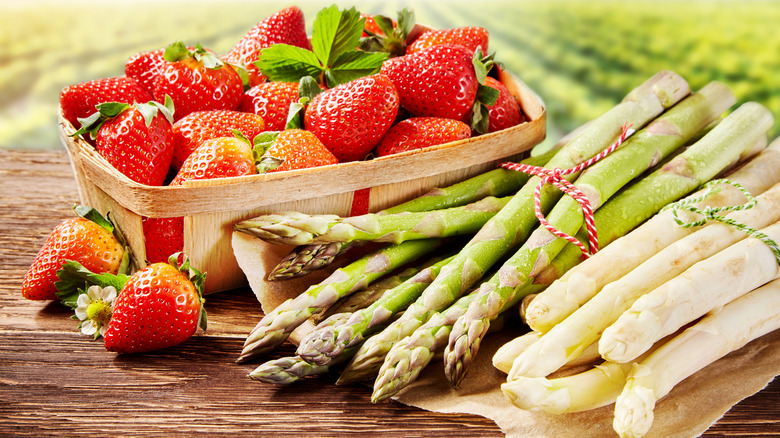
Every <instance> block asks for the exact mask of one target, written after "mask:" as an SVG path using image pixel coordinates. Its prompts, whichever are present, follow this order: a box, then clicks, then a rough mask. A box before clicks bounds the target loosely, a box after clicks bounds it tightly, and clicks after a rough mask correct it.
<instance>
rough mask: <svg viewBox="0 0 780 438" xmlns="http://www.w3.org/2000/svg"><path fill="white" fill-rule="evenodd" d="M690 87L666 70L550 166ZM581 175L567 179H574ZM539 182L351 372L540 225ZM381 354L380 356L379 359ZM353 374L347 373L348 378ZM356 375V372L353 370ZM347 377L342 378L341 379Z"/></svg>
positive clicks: (592, 147) (586, 154)
mask: <svg viewBox="0 0 780 438" xmlns="http://www.w3.org/2000/svg"><path fill="white" fill-rule="evenodd" d="M688 92H689V90H688V87H687V83H686V82H685V80H683V79H682V78H681V77H680V76H678V75H676V74H674V73H672V72H668V71H664V72H661V73H659V74H657V75H655V76H654V77H652V78H651V79H649V80H648V81H646V82H645V83H643V84H642V85H640V86H639V87H637V88H636V89H634V90H633V91H632V92H631V93H629V95H628V96H626V98H625V99H624V100H623V101H622V102H621V103H619V104H618V105H616V106H615V107H614V108H612V109H611V110H609V111H607V112H606V113H604V114H603V115H601V116H600V117H598V118H596V119H594V120H593V121H591V122H590V123H589V124H588V125H587V127H586V129H584V130H583V132H582V133H581V134H580V135H579V136H577V137H576V138H575V139H573V140H572V141H571V142H569V143H568V144H567V145H565V146H564V147H563V148H561V149H560V150H559V151H558V153H557V154H555V156H554V157H553V158H552V159H551V160H550V161H549V162H548V163H547V165H546V167H548V168H561V169H569V168H571V167H575V166H576V165H578V164H579V163H582V162H584V161H586V160H587V159H589V158H590V157H592V156H593V155H596V154H597V153H598V152H600V151H601V150H603V149H604V148H606V147H607V146H609V145H611V144H612V143H613V142H614V141H615V140H616V139H617V138H618V136H619V134H620V133H621V132H622V129H623V126H624V125H625V124H626V123H631V124H632V125H633V126H635V127H637V128H639V127H641V126H644V124H645V123H647V122H649V121H650V120H652V119H654V118H655V117H656V116H658V114H660V113H661V112H663V110H664V109H665V108H668V107H670V106H672V105H674V104H675V103H676V102H678V101H679V100H680V99H682V98H683V97H685V95H687V94H688ZM576 176H577V174H576V173H572V174H569V175H567V179H574V178H575V177H576ZM539 181H540V178H538V177H533V178H531V179H529V180H528V182H527V183H526V184H525V185H524V186H523V188H521V189H520V191H519V192H518V193H517V194H515V195H514V196H513V197H512V199H511V200H510V201H509V203H507V205H506V206H505V207H504V208H502V209H501V211H499V212H498V213H497V214H496V215H495V216H493V218H491V219H490V220H489V221H488V222H487V223H486V224H485V226H483V227H482V228H481V229H480V231H479V232H477V234H476V235H475V236H474V238H473V239H471V241H469V243H468V244H466V246H465V247H464V248H463V250H461V251H460V253H458V255H457V256H456V257H455V259H454V260H452V261H451V262H450V263H448V264H447V266H445V267H444V268H442V271H441V273H440V274H439V276H438V277H436V279H435V280H434V281H433V283H431V285H430V286H428V288H426V289H425V291H424V292H423V294H422V295H421V296H420V298H419V299H418V300H417V301H416V302H415V303H413V304H412V305H411V306H409V308H408V309H407V310H406V312H404V314H403V315H402V316H401V317H400V318H399V319H398V320H397V321H395V322H394V323H392V324H390V325H389V326H388V327H387V328H386V329H385V330H383V331H382V332H380V333H378V334H377V335H375V336H373V337H371V338H370V339H369V340H368V341H366V342H365V343H364V344H363V346H362V347H361V349H360V350H359V351H358V352H357V353H356V355H355V357H354V358H353V359H352V361H351V362H350V363H349V364H348V365H347V370H348V371H349V374H352V373H353V371H352V370H353V369H354V368H359V367H363V366H364V365H363V364H368V363H373V362H380V361H381V357H384V355H385V354H386V353H387V351H388V350H389V347H387V344H392V343H395V342H397V341H398V340H400V339H403V338H404V337H406V336H408V335H410V334H411V333H412V332H413V331H414V330H415V329H417V327H419V326H421V325H422V324H423V323H425V321H426V320H427V319H428V317H429V316H430V315H431V314H432V313H433V312H436V311H439V310H441V309H444V308H446V307H448V306H449V305H450V304H452V303H453V302H454V301H455V300H457V299H458V297H459V296H460V295H462V294H463V293H464V292H465V291H467V290H468V289H469V288H471V286H472V285H473V284H474V283H476V282H477V281H478V280H479V279H480V278H482V276H483V275H484V274H485V272H486V271H487V270H488V269H490V267H491V266H492V265H493V264H494V263H495V262H496V261H498V260H499V259H500V258H502V257H503V256H504V254H505V253H507V252H508V251H509V250H510V249H511V248H512V247H514V246H515V245H516V244H518V243H520V242H522V241H524V240H525V238H526V237H527V235H528V233H530V231H531V229H532V228H533V226H534V224H535V223H536V221H537V220H536V216H535V215H534V201H533V193H534V191H535V189H536V186H537V185H538V183H539ZM541 192H542V196H541V200H542V202H541V203H542V211H543V212H545V213H546V212H547V211H549V209H550V208H551V207H552V205H553V204H555V202H556V201H557V199H558V198H559V197H560V196H561V193H560V191H559V190H558V189H557V188H555V187H552V186H546V187H545V188H544V189H543V190H542V191H541ZM376 355H378V356H380V357H379V358H377V357H374V356H376ZM349 374H348V375H349ZM354 374H355V375H357V374H358V373H357V372H354ZM343 378H344V374H342V379H343Z"/></svg>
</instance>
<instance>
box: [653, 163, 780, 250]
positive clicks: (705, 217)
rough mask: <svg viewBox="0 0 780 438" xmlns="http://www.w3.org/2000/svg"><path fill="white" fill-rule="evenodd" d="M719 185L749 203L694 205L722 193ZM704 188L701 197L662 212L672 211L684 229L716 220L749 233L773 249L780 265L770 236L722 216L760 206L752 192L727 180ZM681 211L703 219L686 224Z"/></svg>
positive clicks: (675, 219)
mask: <svg viewBox="0 0 780 438" xmlns="http://www.w3.org/2000/svg"><path fill="white" fill-rule="evenodd" d="M719 184H729V185H732V186H734V187H736V188H737V189H738V190H739V191H740V192H742V194H744V195H745V198H746V199H747V202H746V203H744V204H742V205H729V206H725V207H711V206H709V205H708V206H705V207H704V208H699V207H697V206H696V205H694V204H697V203H699V202H702V201H703V200H704V199H706V198H707V197H708V196H711V195H714V194H715V193H718V192H720V191H721V187H719V186H718V185H719ZM702 188H703V189H704V193H702V194H701V195H700V196H697V197H693V198H688V199H682V200H680V201H677V202H673V203H671V204H669V205H667V206H666V207H664V208H663V209H662V210H661V211H663V210H667V209H672V214H673V215H674V221H675V222H677V225H679V226H681V227H684V228H691V227H698V226H700V225H704V224H705V223H707V221H710V220H715V221H718V222H722V223H724V224H727V225H731V226H732V227H734V228H736V229H738V230H740V231H742V232H744V233H747V234H748V235H749V236H751V237H755V238H756V239H758V240H760V241H762V242H764V243H765V244H766V245H767V246H768V247H769V249H771V250H772V252H773V253H774V254H775V258H776V259H777V263H778V264H780V247H778V245H777V243H776V242H775V241H774V240H772V239H771V238H770V237H769V236H767V235H766V234H764V233H762V232H761V231H759V230H757V229H755V228H753V227H750V226H748V225H745V224H743V223H741V222H738V221H735V220H734V219H730V218H729V217H727V216H724V215H722V214H721V213H722V212H730V211H740V210H749V209H751V208H753V207H755V206H756V204H758V199H756V197H755V196H753V195H751V194H750V192H748V191H747V189H745V188H744V187H742V185H740V184H739V183H737V182H734V181H731V180H729V179H725V178H724V179H716V180H712V181H710V182H708V183H706V184H704V186H702ZM680 210H684V211H689V212H691V213H694V214H698V215H700V216H701V219H699V220H697V221H692V222H685V221H684V220H682V219H680V217H679V216H678V215H677V212H679V211H680Z"/></svg>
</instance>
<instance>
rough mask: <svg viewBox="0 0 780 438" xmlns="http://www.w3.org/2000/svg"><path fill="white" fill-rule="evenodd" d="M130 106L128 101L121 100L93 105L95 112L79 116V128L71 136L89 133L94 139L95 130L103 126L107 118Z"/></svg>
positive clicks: (95, 136)
mask: <svg viewBox="0 0 780 438" xmlns="http://www.w3.org/2000/svg"><path fill="white" fill-rule="evenodd" d="M128 108H130V104H129V103H122V102H104V103H99V104H97V105H95V109H96V110H97V111H96V112H94V113H92V115H90V116H89V117H80V118H79V119H78V121H79V123H81V128H79V130H78V131H76V132H74V133H73V134H72V136H73V137H77V136H83V135H84V134H86V133H89V135H90V137H91V138H92V139H93V140H94V139H95V138H97V132H98V130H100V127H101V126H103V123H105V122H106V121H107V120H109V119H112V118H114V117H116V116H118V115H119V114H121V113H122V111H124V110H126V109H128Z"/></svg>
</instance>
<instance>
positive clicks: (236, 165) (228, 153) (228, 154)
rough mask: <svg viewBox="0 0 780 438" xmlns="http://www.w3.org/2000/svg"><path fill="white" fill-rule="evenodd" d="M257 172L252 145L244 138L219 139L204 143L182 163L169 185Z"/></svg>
mask: <svg viewBox="0 0 780 438" xmlns="http://www.w3.org/2000/svg"><path fill="white" fill-rule="evenodd" d="M256 173H257V168H256V167H255V160H254V156H253V155H252V145H251V144H249V143H248V142H247V140H246V139H241V138H237V137H219V138H213V139H211V140H206V141H204V142H203V143H201V144H200V146H198V147H197V148H196V149H195V150H194V151H193V152H192V153H191V154H190V156H189V157H187V159H186V160H184V163H183V164H182V166H181V169H179V172H178V173H177V174H176V176H175V177H174V178H173V181H171V185H172V186H178V185H182V184H183V183H184V182H185V181H190V180H195V179H212V178H228V177H233V176H244V175H254V174H256Z"/></svg>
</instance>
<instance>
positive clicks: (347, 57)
mask: <svg viewBox="0 0 780 438" xmlns="http://www.w3.org/2000/svg"><path fill="white" fill-rule="evenodd" d="M388 56H389V54H388V53H382V52H363V51H359V50H353V51H350V52H345V53H342V54H341V56H339V57H338V59H337V60H336V63H335V64H334V66H333V67H332V68H331V69H330V70H328V71H326V72H325V79H326V84H327V86H328V87H331V88H332V87H335V86H336V85H338V84H343V83H345V82H349V81H352V80H355V79H357V78H361V77H363V76H368V75H371V74H374V73H376V72H377V71H378V70H379V68H380V67H382V63H383V62H385V60H386V59H387V58H388Z"/></svg>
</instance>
